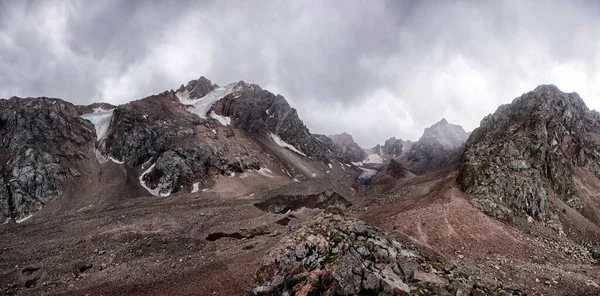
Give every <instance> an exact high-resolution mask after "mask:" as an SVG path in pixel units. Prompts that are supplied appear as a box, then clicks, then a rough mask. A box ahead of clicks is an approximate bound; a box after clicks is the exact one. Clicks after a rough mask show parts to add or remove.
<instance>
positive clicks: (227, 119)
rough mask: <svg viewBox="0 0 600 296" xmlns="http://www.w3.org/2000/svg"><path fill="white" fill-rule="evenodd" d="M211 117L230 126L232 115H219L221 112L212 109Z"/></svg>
mask: <svg viewBox="0 0 600 296" xmlns="http://www.w3.org/2000/svg"><path fill="white" fill-rule="evenodd" d="M210 117H212V118H214V119H216V120H217V121H218V122H220V123H221V125H223V126H228V125H230V124H231V118H230V117H228V116H222V115H219V114H217V113H215V111H211V112H210Z"/></svg>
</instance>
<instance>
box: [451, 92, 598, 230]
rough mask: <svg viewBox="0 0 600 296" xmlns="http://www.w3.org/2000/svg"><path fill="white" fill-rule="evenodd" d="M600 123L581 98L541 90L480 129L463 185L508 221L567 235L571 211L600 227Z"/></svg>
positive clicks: (468, 153) (469, 148)
mask: <svg viewBox="0 0 600 296" xmlns="http://www.w3.org/2000/svg"><path fill="white" fill-rule="evenodd" d="M599 178H600V115H599V114H598V113H597V112H594V111H590V110H589V109H588V108H587V107H586V106H585V103H584V102H583V101H582V100H581V98H580V97H579V96H578V95H577V94H576V93H563V92H561V91H560V90H559V89H558V88H557V87H555V86H553V85H541V86H539V87H537V88H536V89H535V90H533V91H531V92H528V93H526V94H524V95H522V96H521V97H519V98H517V99H515V100H514V101H513V102H512V103H511V104H508V105H503V106H500V107H499V108H498V110H497V111H496V112H495V113H494V114H491V115H488V116H487V117H485V118H484V119H483V120H482V121H481V125H480V127H479V128H478V129H476V130H475V131H474V132H473V134H472V135H471V137H470V138H469V140H468V141H467V144H466V150H465V153H464V156H463V158H462V162H461V168H460V174H459V176H458V182H459V184H460V186H461V187H462V189H463V190H464V191H466V192H468V193H470V194H472V196H474V199H473V200H474V202H475V204H476V205H477V206H478V207H479V208H481V209H482V210H483V211H485V212H486V213H488V214H491V215H493V216H496V217H501V218H510V217H511V216H513V215H515V216H530V217H533V218H534V219H538V220H541V221H543V222H544V223H547V224H548V225H549V226H551V227H553V228H555V229H557V230H558V231H561V230H562V225H561V221H560V219H559V211H558V210H557V209H558V206H559V205H560V204H563V203H564V204H566V205H567V206H568V207H570V208H572V209H575V210H577V211H578V212H579V213H581V214H582V215H583V216H585V217H586V218H587V219H589V220H590V221H592V222H593V223H595V224H596V225H600V221H599V218H598V215H597V213H598V208H599V207H598V205H599V197H598V195H597V193H593V192H590V190H589V188H593V187H594V186H595V185H597V184H598V183H599V182H600V179H599Z"/></svg>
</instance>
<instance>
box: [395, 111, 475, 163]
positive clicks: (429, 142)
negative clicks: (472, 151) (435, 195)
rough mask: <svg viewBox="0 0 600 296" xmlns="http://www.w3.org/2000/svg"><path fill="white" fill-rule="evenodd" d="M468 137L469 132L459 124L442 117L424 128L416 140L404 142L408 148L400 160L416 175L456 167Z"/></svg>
mask: <svg viewBox="0 0 600 296" xmlns="http://www.w3.org/2000/svg"><path fill="white" fill-rule="evenodd" d="M468 137H469V133H467V132H465V130H464V129H463V128H462V127H461V126H460V125H455V124H451V123H449V122H448V121H447V120H446V119H445V118H443V119H442V120H440V121H438V122H437V123H435V124H434V125H432V126H431V127H428V128H426V129H425V131H424V132H423V135H422V136H421V138H419V140H418V141H417V142H415V143H408V142H407V143H406V144H407V145H406V146H409V147H410V148H409V149H407V150H408V151H407V153H405V154H404V155H403V156H402V162H403V164H404V165H405V166H406V167H407V168H408V170H409V171H410V172H411V173H414V174H417V175H420V174H424V173H427V172H432V171H436V170H440V169H450V168H456V167H458V164H459V163H460V157H461V155H462V152H463V147H464V143H465V141H466V140H467V138H468ZM411 144H412V145H411Z"/></svg>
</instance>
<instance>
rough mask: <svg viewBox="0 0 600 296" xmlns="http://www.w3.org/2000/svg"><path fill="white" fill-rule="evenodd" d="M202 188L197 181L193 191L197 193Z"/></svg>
mask: <svg viewBox="0 0 600 296" xmlns="http://www.w3.org/2000/svg"><path fill="white" fill-rule="evenodd" d="M199 190H200V183H199V182H196V183H194V184H192V193H196V192H198V191H199Z"/></svg>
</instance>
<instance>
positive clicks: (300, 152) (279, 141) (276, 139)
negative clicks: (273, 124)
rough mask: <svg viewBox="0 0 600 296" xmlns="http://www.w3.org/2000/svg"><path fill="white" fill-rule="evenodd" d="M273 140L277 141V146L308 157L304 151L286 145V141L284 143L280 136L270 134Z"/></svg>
mask: <svg viewBox="0 0 600 296" xmlns="http://www.w3.org/2000/svg"><path fill="white" fill-rule="evenodd" d="M270 136H271V139H273V141H275V143H277V145H279V146H281V147H283V148H288V149H290V150H292V151H294V152H296V153H298V154H300V155H302V156H304V157H306V154H304V153H302V151H300V150H298V149H296V147H294V146H292V145H290V144H288V143H286V142H285V141H283V140H282V139H281V138H280V137H279V136H278V135H276V134H274V133H270Z"/></svg>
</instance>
